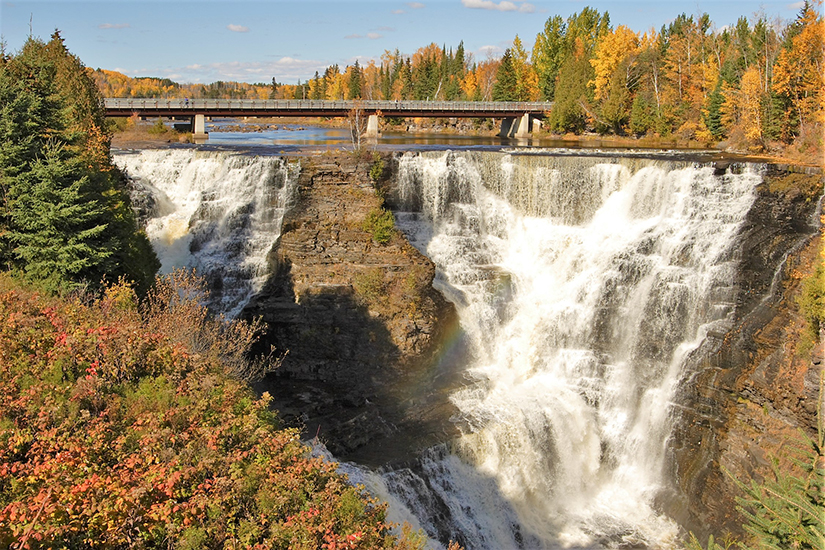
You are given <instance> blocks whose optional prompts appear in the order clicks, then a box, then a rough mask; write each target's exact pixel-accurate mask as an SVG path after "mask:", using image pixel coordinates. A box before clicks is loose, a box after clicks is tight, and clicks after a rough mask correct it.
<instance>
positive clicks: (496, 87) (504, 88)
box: [493, 48, 518, 101]
mask: <svg viewBox="0 0 825 550" xmlns="http://www.w3.org/2000/svg"><path fill="white" fill-rule="evenodd" d="M517 86H518V76H517V75H516V69H515V67H514V66H513V54H512V52H511V51H510V48H507V49H506V50H504V56H503V57H502V58H501V65H499V66H498V71H497V72H496V82H495V84H493V101H518V97H517V92H516V87H517Z"/></svg>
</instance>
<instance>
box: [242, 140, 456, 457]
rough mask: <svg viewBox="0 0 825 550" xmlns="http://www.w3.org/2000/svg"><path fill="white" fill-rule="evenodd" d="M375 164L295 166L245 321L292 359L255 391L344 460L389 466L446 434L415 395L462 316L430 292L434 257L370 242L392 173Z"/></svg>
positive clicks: (327, 159)
mask: <svg viewBox="0 0 825 550" xmlns="http://www.w3.org/2000/svg"><path fill="white" fill-rule="evenodd" d="M385 160H387V161H389V159H385ZM382 162H383V161H382ZM374 164H375V159H372V158H369V159H364V158H356V157H354V156H353V155H351V154H333V153H325V154H323V155H317V156H312V157H309V156H308V157H303V158H302V159H301V176H300V181H299V185H298V196H297V197H296V198H295V204H294V206H293V207H292V208H291V209H290V211H289V213H288V214H287V215H286V217H285V219H284V223H283V229H282V232H281V237H280V240H279V243H277V245H276V246H275V247H274V248H273V250H274V252H273V257H272V259H271V261H272V264H273V275H272V277H271V279H270V280H269V282H268V283H267V285H266V287H265V288H264V289H263V291H262V292H261V293H260V294H259V295H258V296H257V297H256V298H254V299H253V300H252V301H251V303H250V304H249V305H248V306H247V308H246V310H245V315H246V316H250V317H251V316H261V317H263V319H264V320H265V321H266V322H267V323H268V324H269V326H270V333H269V334H268V335H267V337H266V338H265V342H266V344H267V345H272V346H274V347H275V348H276V349H278V350H288V354H287V355H286V357H285V358H284V361H283V364H282V366H281V367H280V368H279V369H278V370H277V371H276V372H275V373H274V374H273V375H271V376H270V377H269V378H267V379H266V380H264V381H263V382H262V384H261V389H262V390H267V391H269V392H270V393H271V394H272V395H273V396H274V397H275V406H276V407H277V408H278V409H279V411H280V413H281V417H282V418H283V419H285V420H286V421H287V422H289V423H291V424H294V425H298V426H300V427H302V428H304V430H305V432H304V435H305V436H308V437H312V436H314V435H316V434H317V435H319V437H320V439H321V440H322V441H324V442H325V443H326V444H327V446H328V447H329V448H330V450H332V451H333V452H334V453H335V454H336V456H338V457H340V458H351V459H358V460H360V461H362V462H366V463H384V462H386V461H389V460H392V459H393V458H401V457H403V456H404V455H406V454H407V453H408V452H409V451H410V450H414V449H415V448H418V447H423V446H426V445H427V444H431V443H434V442H436V441H441V440H443V438H444V437H445V435H446V434H445V433H444V430H449V423H448V422H446V418H448V417H449V411H446V410H443V407H445V405H444V404H443V403H444V400H433V401H432V403H435V402H439V403H440V404H439V405H431V401H430V400H429V399H428V397H427V396H426V395H422V394H421V393H420V392H417V391H416V390H417V388H419V387H424V386H425V384H423V382H424V381H426V382H427V384H426V386H430V385H435V386H437V383H435V384H434V383H433V379H434V378H438V377H439V376H444V373H443V372H441V370H442V369H441V367H440V364H439V361H438V359H439V353H438V352H439V350H440V349H441V347H442V346H443V345H444V340H445V338H446V337H447V336H448V335H449V333H450V330H451V327H452V326H454V325H455V324H456V323H457V317H456V315H455V311H454V309H453V307H452V305H451V304H449V303H448V302H447V301H446V300H445V299H444V298H443V297H442V296H441V294H440V293H438V292H437V291H435V290H434V289H433V287H432V280H433V276H434V273H435V267H434V265H433V263H432V262H431V261H430V260H429V259H427V258H426V257H424V256H423V255H421V254H420V253H419V252H418V251H417V250H416V249H415V248H413V247H412V246H411V245H410V244H409V243H408V242H407V241H406V239H404V238H403V236H402V235H401V234H400V233H398V232H397V231H394V230H391V231H390V232H389V233H388V235H385V236H384V237H383V238H379V239H378V240H376V227H375V218H376V216H379V215H380V213H381V212H382V205H383V200H382V198H381V197H382V194H381V191H380V190H381V186H382V185H383V184H385V183H386V179H387V177H388V176H389V170H381V169H380V166H378V167H377V168H375V169H373V165H374ZM387 164H388V165H389V162H388V163H387ZM371 169H372V176H373V177H372V178H371V177H370V170H371ZM373 178H375V180H376V181H373ZM385 219H386V218H385ZM387 236H388V237H389V238H388V240H387V239H386V237H387ZM383 240H386V242H383V243H382V242H379V241H383ZM436 409H438V410H436ZM408 434H410V435H409V436H408Z"/></svg>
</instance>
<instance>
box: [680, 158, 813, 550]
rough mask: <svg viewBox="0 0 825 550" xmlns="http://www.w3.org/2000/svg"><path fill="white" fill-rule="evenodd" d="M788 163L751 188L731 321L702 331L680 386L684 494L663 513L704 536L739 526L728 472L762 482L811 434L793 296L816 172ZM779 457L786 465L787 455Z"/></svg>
mask: <svg viewBox="0 0 825 550" xmlns="http://www.w3.org/2000/svg"><path fill="white" fill-rule="evenodd" d="M788 170H789V168H788V167H783V166H780V167H777V166H770V167H769V170H768V173H767V176H766V179H765V182H764V183H763V184H762V185H761V186H760V188H759V189H758V192H759V196H758V198H757V201H756V204H755V206H754V208H753V209H752V210H751V213H750V215H749V217H748V220H747V222H746V226H745V228H744V231H743V234H742V237H741V239H740V242H741V249H740V252H739V253H740V254H741V265H742V268H741V273H740V277H739V282H738V284H737V286H738V289H737V290H738V299H737V304H736V311H737V314H736V317H735V320H734V322H733V324H732V326H731V328H730V330H729V331H727V332H725V333H724V334H722V333H720V334H711V335H709V337H708V339H707V341H706V342H705V344H704V346H703V348H702V349H701V350H699V352H698V353H701V354H702V357H703V359H702V367H701V368H700V369H699V370H698V371H696V374H695V375H694V377H693V378H692V379H691V380H688V381H686V383H685V387H686V391H685V392H683V394H682V403H680V405H682V407H683V408H682V410H683V413H682V414H681V415H680V418H679V420H678V422H677V429H676V432H675V435H674V438H673V445H672V451H673V454H674V461H673V468H674V472H673V474H674V478H675V479H676V480H677V481H678V485H679V493H681V495H683V496H682V497H681V499H676V500H677V502H678V504H677V505H675V506H674V508H675V509H674V510H671V513H673V514H674V515H675V516H676V517H677V518H678V519H680V523H682V524H683V525H685V526H687V527H688V528H689V529H691V530H693V531H694V532H696V533H697V534H701V537H700V538H705V540H706V536H707V534H709V533H713V534H715V535H717V536H723V535H725V534H732V535H734V536H741V535H742V534H743V533H742V528H741V525H742V523H743V518H742V516H741V514H740V513H739V512H738V511H737V510H736V500H735V499H736V497H737V496H742V494H741V492H740V490H739V489H738V487H737V485H736V482H735V481H734V478H735V479H737V480H739V481H741V482H744V483H746V484H749V483H750V481H751V480H756V481H757V482H759V481H761V480H762V479H764V478H765V477H766V476H769V475H770V462H769V460H770V457H772V456H775V457H780V458H782V457H785V456H786V455H787V450H788V449H787V447H788V446H789V445H791V444H793V442H794V441H798V438H799V431H800V430H802V431H804V432H806V433H807V434H808V435H809V436H813V435H814V434H815V433H816V411H817V404H818V402H819V399H821V394H820V380H821V376H822V349H821V347H820V346H817V347H815V348H814V349H813V350H810V349H807V350H806V349H801V345H800V343H801V342H803V341H804V338H803V337H802V334H803V332H804V330H805V320H804V319H803V317H802V316H801V314H800V313H799V311H798V308H797V306H796V301H797V296H798V295H799V292H800V286H801V285H800V282H801V281H802V280H803V279H804V278H805V277H808V276H810V274H811V273H812V271H813V269H814V263H815V261H816V258H817V256H818V255H819V251H820V249H821V242H820V237H819V235H818V230H817V228H818V226H819V220H818V212H819V207H820V205H819V197H820V194H821V192H822V181H821V180H822V177H821V175H820V174H818V173H816V171H810V172H811V173H809V174H804V173H803V174H799V173H793V172H789V171H788ZM787 250H791V252H790V253H789V254H787V255H786V251H787ZM776 266H780V267H779V269H778V270H777V269H776ZM802 347H803V348H804V345H803V346H802ZM782 465H783V467H786V468H792V467H793V464H792V463H791V462H790V461H789V460H788V459H787V458H783V459H782ZM725 471H727V473H725Z"/></svg>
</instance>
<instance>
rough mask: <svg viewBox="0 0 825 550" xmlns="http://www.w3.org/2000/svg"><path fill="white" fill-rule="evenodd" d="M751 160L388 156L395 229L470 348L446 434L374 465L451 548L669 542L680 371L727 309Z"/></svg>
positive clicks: (753, 170) (749, 192) (752, 176)
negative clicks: (405, 457)
mask: <svg viewBox="0 0 825 550" xmlns="http://www.w3.org/2000/svg"><path fill="white" fill-rule="evenodd" d="M760 170H761V169H760V168H759V167H755V166H752V165H747V166H743V167H738V169H737V170H736V171H735V172H737V173H733V172H731V171H729V172H728V173H725V174H723V175H715V174H714V168H713V167H712V166H707V165H700V164H693V163H687V162H676V161H663V160H650V159H643V158H632V159H620V158H613V159H611V158H598V157H571V156H566V157H564V156H563V157H553V156H546V155H544V156H542V155H515V154H493V153H472V152H470V153H462V154H454V153H451V152H447V153H422V154H420V155H413V154H409V153H408V154H405V155H404V156H403V157H401V158H400V159H399V167H398V181H397V188H396V189H395V190H394V193H393V196H392V197H391V200H392V201H393V202H394V203H395V205H396V206H397V210H398V211H397V213H396V218H397V223H398V226H399V227H400V228H401V230H402V231H404V232H405V234H407V236H408V237H409V239H410V241H411V242H412V243H413V244H414V245H415V246H417V247H418V248H419V249H420V250H422V251H423V252H424V253H425V254H426V255H428V256H429V257H430V258H431V259H432V260H433V261H434V262H435V264H436V266H437V280H436V284H437V285H438V286H439V288H440V289H441V290H442V291H443V292H444V293H445V295H446V296H447V297H448V298H449V299H450V300H451V301H453V302H454V303H455V304H456V307H457V309H458V312H459V316H460V320H461V325H462V328H463V331H464V333H465V338H466V340H467V341H468V344H469V345H468V348H469V349H470V354H469V357H468V358H467V367H466V378H467V383H466V385H465V386H464V387H463V388H462V389H460V390H459V391H457V392H456V393H454V394H453V395H452V397H451V399H452V401H453V402H454V404H455V405H456V407H457V408H458V410H459V411H460V413H459V416H458V417H457V418H456V419H455V420H456V422H458V423H459V425H460V426H462V432H463V435H462V436H461V437H460V438H459V439H458V440H457V441H455V442H452V443H451V444H450V445H449V449H448V448H447V447H444V448H439V449H433V450H431V451H429V452H428V453H426V454H425V455H424V456H423V457H422V458H421V459H420V460H419V461H418V464H417V465H416V466H415V467H409V468H400V469H395V470H391V471H387V472H385V473H384V474H383V483H384V485H385V486H386V487H387V490H388V491H389V492H391V493H392V494H393V497H394V498H396V499H398V500H400V501H402V502H404V504H405V506H407V507H409V508H410V509H411V510H413V511H414V513H415V514H416V516H417V519H418V522H419V524H420V525H421V526H422V527H423V528H424V529H426V530H427V531H428V533H429V534H430V535H431V536H433V537H437V538H439V539H441V540H442V541H444V540H447V539H449V538H453V539H457V540H459V541H460V542H462V543H463V544H465V545H466V546H467V547H468V548H472V549H474V550H475V549H479V548H490V549H496V548H519V547H521V548H531V549H532V548H570V547H575V548H601V547H628V546H630V547H655V548H661V547H675V546H676V544H677V542H676V541H677V537H678V527H677V526H676V524H675V523H674V522H673V521H672V520H671V519H669V518H668V517H666V515H665V514H664V513H663V512H662V507H661V506H660V502H658V501H657V499H659V498H660V497H661V495H662V494H663V493H664V491H665V490H666V488H667V485H668V480H667V479H666V476H665V460H666V452H667V441H668V437H669V434H670V432H671V423H672V420H673V418H674V416H675V415H678V413H679V410H678V407H675V406H674V399H675V397H676V391H677V386H678V382H679V381H680V380H681V379H683V378H684V377H685V376H686V375H687V374H688V373H689V369H690V368H691V364H692V363H691V353H692V352H694V351H695V350H697V349H698V347H699V345H700V344H701V342H702V340H703V338H704V336H705V335H706V334H707V333H708V331H710V330H722V331H724V329H725V327H726V326H727V324H729V321H730V317H731V315H732V313H733V309H734V302H735V296H734V293H735V286H734V285H735V279H736V274H737V248H736V237H737V235H738V231H739V229H740V227H741V225H742V222H743V221H744V218H745V216H746V214H747V213H748V210H749V208H750V207H751V205H752V204H753V202H754V200H755V196H756V195H755V187H756V185H757V184H758V183H759V182H760V181H761V178H762V176H761V171H760Z"/></svg>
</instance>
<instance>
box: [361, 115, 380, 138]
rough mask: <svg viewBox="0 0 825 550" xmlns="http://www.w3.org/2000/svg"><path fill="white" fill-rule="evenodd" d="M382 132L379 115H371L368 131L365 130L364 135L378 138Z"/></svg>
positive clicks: (368, 119) (368, 120)
mask: <svg viewBox="0 0 825 550" xmlns="http://www.w3.org/2000/svg"><path fill="white" fill-rule="evenodd" d="M380 135H381V132H380V131H379V130H378V115H370V116H369V117H368V118H367V131H366V132H364V137H367V138H378V137H379V136H380Z"/></svg>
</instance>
